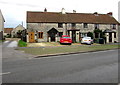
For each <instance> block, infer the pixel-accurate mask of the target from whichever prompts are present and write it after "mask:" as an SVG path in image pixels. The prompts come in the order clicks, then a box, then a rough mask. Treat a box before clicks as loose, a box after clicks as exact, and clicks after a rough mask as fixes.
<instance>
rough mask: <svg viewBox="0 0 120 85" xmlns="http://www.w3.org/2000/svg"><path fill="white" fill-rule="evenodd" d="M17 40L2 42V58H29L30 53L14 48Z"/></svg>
mask: <svg viewBox="0 0 120 85" xmlns="http://www.w3.org/2000/svg"><path fill="white" fill-rule="evenodd" d="M17 44H18V42H17V41H5V42H3V43H2V58H3V60H4V59H7V58H10V59H9V60H14V59H25V58H31V57H32V55H30V54H25V53H23V52H22V51H17V50H15V49H16V47H17Z"/></svg>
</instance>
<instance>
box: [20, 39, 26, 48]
mask: <svg viewBox="0 0 120 85" xmlns="http://www.w3.org/2000/svg"><path fill="white" fill-rule="evenodd" d="M18 46H19V47H26V46H27V43H26V42H24V41H22V40H19V42H18Z"/></svg>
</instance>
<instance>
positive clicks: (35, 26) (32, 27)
mask: <svg viewBox="0 0 120 85" xmlns="http://www.w3.org/2000/svg"><path fill="white" fill-rule="evenodd" d="M83 25H84V24H83V23H76V29H80V31H79V32H80V33H88V32H93V31H94V29H95V27H94V24H88V28H84V26H83ZM66 27H67V29H71V28H72V25H71V23H67V25H66V24H63V28H58V23H27V29H28V30H27V32H32V31H33V32H35V33H36V32H37V31H38V32H43V39H38V35H36V36H35V39H37V41H38V42H43V41H44V42H47V41H48V40H49V39H48V37H47V32H48V31H49V30H50V29H52V28H55V29H56V30H57V31H58V32H63V35H65V34H66ZM116 27H117V29H112V28H111V25H110V24H99V29H100V30H102V31H104V30H106V29H112V30H113V31H115V32H116V33H117V35H118V26H116ZM79 32H78V31H77V32H76V33H79ZM27 39H28V38H27ZM76 39H77V41H78V40H79V36H77V37H76ZM114 40H115V41H118V36H116V38H115V39H114ZM58 41H59V37H58ZM28 42H29V41H28Z"/></svg>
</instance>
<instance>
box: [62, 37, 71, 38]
mask: <svg viewBox="0 0 120 85" xmlns="http://www.w3.org/2000/svg"><path fill="white" fill-rule="evenodd" d="M62 38H70V37H62Z"/></svg>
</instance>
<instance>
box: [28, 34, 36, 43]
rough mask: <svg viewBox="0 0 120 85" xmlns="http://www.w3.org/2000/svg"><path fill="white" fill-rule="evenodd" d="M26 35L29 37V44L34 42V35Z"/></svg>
mask: <svg viewBox="0 0 120 85" xmlns="http://www.w3.org/2000/svg"><path fill="white" fill-rule="evenodd" d="M28 35H29V42H30V43H33V42H35V39H34V37H35V34H34V32H29V33H28Z"/></svg>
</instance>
